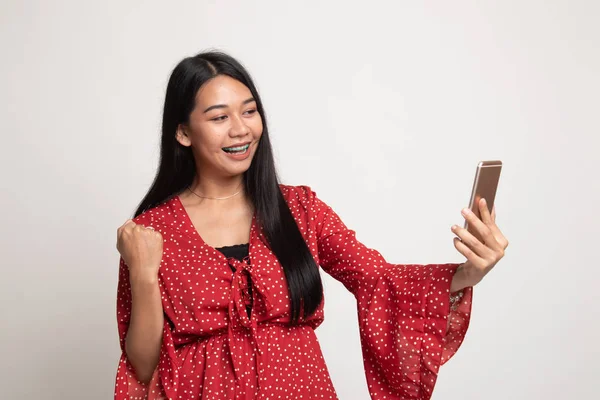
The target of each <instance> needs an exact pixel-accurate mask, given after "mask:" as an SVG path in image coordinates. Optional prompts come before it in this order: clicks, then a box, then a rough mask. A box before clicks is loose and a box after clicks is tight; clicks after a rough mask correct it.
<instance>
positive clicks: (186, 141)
mask: <svg viewBox="0 0 600 400" xmlns="http://www.w3.org/2000/svg"><path fill="white" fill-rule="evenodd" d="M187 129H188V128H187V127H186V126H185V125H183V124H179V125H177V133H176V134H175V138H176V139H177V141H178V142H179V143H180V144H181V145H182V146H184V147H190V146H191V145H192V141H191V140H190V137H189V135H188V131H187Z"/></svg>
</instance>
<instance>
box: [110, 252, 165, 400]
mask: <svg viewBox="0 0 600 400" xmlns="http://www.w3.org/2000/svg"><path fill="white" fill-rule="evenodd" d="M130 317H131V286H130V283H129V268H128V267H127V264H125V262H124V261H123V258H121V259H120V261H119V283H118V288H117V324H118V329H119V341H120V345H121V359H120V360H119V366H118V368H117V377H116V382H115V400H134V399H135V400H137V399H140V400H142V399H143V400H162V399H166V398H172V397H173V395H172V394H171V393H173V394H175V393H176V388H177V368H176V364H175V360H176V355H175V350H174V346H173V337H172V334H171V328H170V326H169V323H168V321H167V317H166V316H165V324H164V328H163V337H162V345H161V350H160V358H159V362H158V366H157V367H156V370H155V371H154V374H153V375H152V379H151V380H150V382H149V383H148V384H144V383H142V382H140V381H139V380H138V379H137V377H136V375H135V371H134V369H133V366H132V365H131V363H130V362H129V360H128V359H127V354H126V353H125V337H126V336H127V330H128V329H129V320H130ZM167 394H168V397H167Z"/></svg>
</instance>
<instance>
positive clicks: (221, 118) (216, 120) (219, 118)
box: [211, 115, 227, 122]
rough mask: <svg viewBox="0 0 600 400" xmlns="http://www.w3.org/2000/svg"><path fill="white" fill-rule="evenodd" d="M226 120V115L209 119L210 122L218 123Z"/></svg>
mask: <svg viewBox="0 0 600 400" xmlns="http://www.w3.org/2000/svg"><path fill="white" fill-rule="evenodd" d="M226 118H227V115H221V116H219V117H216V118H211V121H215V122H220V121H225V119H226Z"/></svg>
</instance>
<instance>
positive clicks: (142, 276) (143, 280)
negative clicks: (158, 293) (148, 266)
mask: <svg viewBox="0 0 600 400" xmlns="http://www.w3.org/2000/svg"><path fill="white" fill-rule="evenodd" d="M148 272H150V273H148ZM148 272H146V271H143V269H142V271H136V270H135V269H134V270H129V282H130V284H131V286H139V287H145V286H154V285H156V284H158V273H156V272H155V271H148Z"/></svg>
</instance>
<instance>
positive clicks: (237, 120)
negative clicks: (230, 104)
mask: <svg viewBox="0 0 600 400" xmlns="http://www.w3.org/2000/svg"><path fill="white" fill-rule="evenodd" d="M248 133H250V128H249V127H248V125H247V124H246V121H244V118H242V116H240V115H236V116H232V117H231V127H230V129H229V136H232V137H238V136H245V135H247V134H248Z"/></svg>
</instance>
